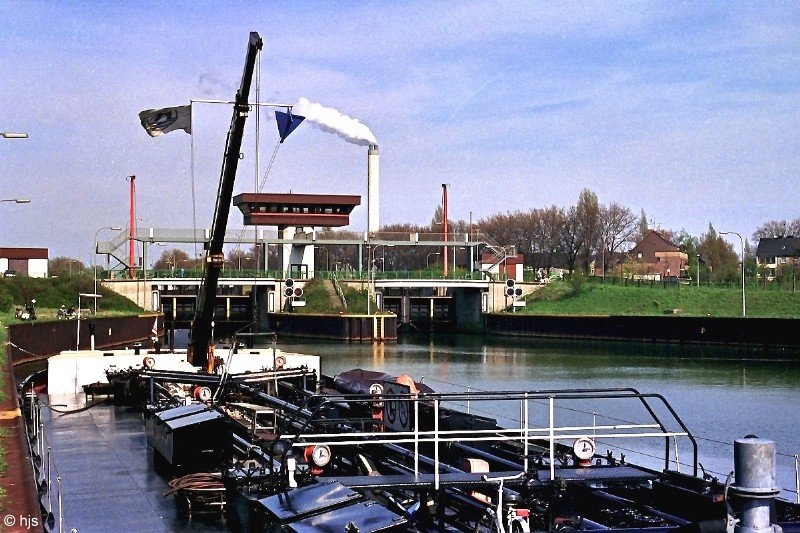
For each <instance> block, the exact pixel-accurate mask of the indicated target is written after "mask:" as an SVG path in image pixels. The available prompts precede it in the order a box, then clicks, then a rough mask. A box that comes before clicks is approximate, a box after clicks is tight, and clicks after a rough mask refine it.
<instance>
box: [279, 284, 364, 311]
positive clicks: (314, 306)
mask: <svg viewBox="0 0 800 533" xmlns="http://www.w3.org/2000/svg"><path fill="white" fill-rule="evenodd" d="M342 291H344V297H345V300H347V310H346V311H345V309H344V307H343V306H342V302H341V301H340V300H339V298H338V297H336V298H331V297H330V294H329V293H328V291H327V289H326V288H325V285H324V282H323V280H321V279H317V278H314V279H312V280H310V281H308V282H307V283H306V284H305V285H304V287H303V297H304V298H305V301H306V305H305V306H303V307H297V308H295V309H294V311H293V312H295V313H301V314H303V313H306V314H330V315H338V314H340V313H345V312H346V313H348V314H354V315H357V314H366V312H367V291H366V290H358V289H356V288H353V287H351V286H349V285H344V284H343V285H342ZM371 311H372V312H373V313H374V312H375V299H374V298H373V299H372V304H371Z"/></svg>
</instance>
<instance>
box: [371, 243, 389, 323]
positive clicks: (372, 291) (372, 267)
mask: <svg viewBox="0 0 800 533" xmlns="http://www.w3.org/2000/svg"><path fill="white" fill-rule="evenodd" d="M378 246H386V245H385V244H378V245H376V246H373V247H372V249H371V250H370V252H369V263H368V265H367V267H368V268H369V270H368V271H367V314H368V315H370V314H372V312H371V310H370V309H371V304H372V294H373V293H374V292H375V272H374V271H375V261H377V260H378V259H380V258H378V259H376V258H375V252H376V251H377V250H378Z"/></svg>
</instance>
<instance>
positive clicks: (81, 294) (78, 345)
mask: <svg viewBox="0 0 800 533" xmlns="http://www.w3.org/2000/svg"><path fill="white" fill-rule="evenodd" d="M102 297H103V295H102V294H97V293H94V294H91V293H88V292H79V293H78V335H77V340H76V342H75V350H80V349H81V298H94V305H95V308H96V307H97V299H98V298H102ZM91 349H92V350H94V332H93V333H92V344H91Z"/></svg>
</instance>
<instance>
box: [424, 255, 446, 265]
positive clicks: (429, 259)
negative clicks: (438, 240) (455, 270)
mask: <svg viewBox="0 0 800 533" xmlns="http://www.w3.org/2000/svg"><path fill="white" fill-rule="evenodd" d="M432 255H442V252H431V253H429V254H428V256H427V257H426V258H425V268H428V267H429V266H431V262H430V261H431V256H432Z"/></svg>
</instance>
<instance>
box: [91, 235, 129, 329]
mask: <svg viewBox="0 0 800 533" xmlns="http://www.w3.org/2000/svg"><path fill="white" fill-rule="evenodd" d="M106 229H107V230H110V231H120V230H121V229H122V228H120V227H117V226H105V227H102V228H100V229H98V230H97V231H95V232H94V255H93V256H92V271H93V272H94V293H95V294H97V254H98V253H99V250H98V248H99V247H100V243H99V242H98V241H97V237H98V235H100V232H101V231H103V230H106ZM94 314H95V315H96V314H97V298H95V300H94Z"/></svg>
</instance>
